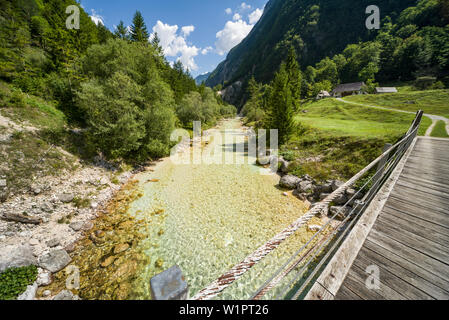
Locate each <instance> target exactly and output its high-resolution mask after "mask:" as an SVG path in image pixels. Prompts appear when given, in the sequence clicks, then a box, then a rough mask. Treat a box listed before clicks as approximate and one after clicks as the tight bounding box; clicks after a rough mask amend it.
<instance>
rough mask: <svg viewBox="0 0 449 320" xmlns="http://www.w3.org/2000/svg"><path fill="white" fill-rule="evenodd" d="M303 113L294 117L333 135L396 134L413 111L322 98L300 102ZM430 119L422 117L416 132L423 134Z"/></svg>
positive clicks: (403, 131) (411, 116) (411, 118)
mask: <svg viewBox="0 0 449 320" xmlns="http://www.w3.org/2000/svg"><path fill="white" fill-rule="evenodd" d="M303 109H305V110H307V111H308V112H307V113H305V114H304V113H302V114H299V115H297V116H296V120H297V121H300V122H302V123H304V124H306V125H308V126H310V127H313V128H318V129H320V130H324V131H327V132H329V133H331V134H333V135H335V136H353V137H362V138H388V137H397V136H400V135H402V134H404V133H405V132H407V130H408V128H409V127H410V125H411V123H412V121H413V119H414V117H415V116H414V115H412V114H406V113H399V112H394V111H387V110H380V109H374V108H367V107H363V106H357V105H350V104H345V103H343V102H340V101H338V100H336V99H324V100H321V101H318V102H313V103H309V104H306V105H304V106H303ZM431 123H432V122H431V120H430V119H428V118H424V119H423V123H422V126H421V128H420V131H419V134H420V135H424V134H425V132H426V129H427V128H428V127H429V126H430V125H431Z"/></svg>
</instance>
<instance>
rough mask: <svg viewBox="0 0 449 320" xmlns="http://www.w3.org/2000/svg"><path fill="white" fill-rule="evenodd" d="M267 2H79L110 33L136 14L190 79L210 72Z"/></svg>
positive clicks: (258, 0)
mask: <svg viewBox="0 0 449 320" xmlns="http://www.w3.org/2000/svg"><path fill="white" fill-rule="evenodd" d="M267 2H268V0H245V1H242V0H222V1H217V0H127V1H123V0H81V5H82V6H83V7H84V9H85V10H86V11H87V13H89V14H90V15H92V17H93V20H97V21H98V20H99V19H101V21H102V22H103V24H104V25H105V26H106V27H108V28H109V29H110V30H114V26H116V25H117V24H118V23H119V22H120V20H123V22H124V23H125V25H130V24H131V22H132V18H133V15H134V13H135V11H136V10H139V11H141V12H142V15H143V17H144V18H145V23H146V25H147V27H148V31H149V32H150V33H152V32H153V28H154V30H156V31H157V32H158V34H159V37H160V38H161V40H162V41H161V43H162V46H163V47H164V51H165V55H166V57H167V59H168V60H169V61H175V60H177V59H180V60H181V61H182V62H183V64H184V65H185V66H187V67H189V69H190V71H191V73H192V75H193V76H197V75H199V74H202V73H205V72H209V71H212V70H213V69H214V68H215V67H216V66H217V65H218V64H219V63H220V62H221V61H222V60H224V59H225V57H226V54H227V52H229V50H230V49H231V48H232V47H233V46H235V45H237V44H238V43H240V42H241V40H242V39H243V38H244V37H245V36H246V35H247V34H248V33H249V31H250V30H251V29H252V27H253V25H254V24H255V23H256V22H257V21H258V19H259V18H260V16H261V14H262V11H263V8H264V5H265V4H266V3H267Z"/></svg>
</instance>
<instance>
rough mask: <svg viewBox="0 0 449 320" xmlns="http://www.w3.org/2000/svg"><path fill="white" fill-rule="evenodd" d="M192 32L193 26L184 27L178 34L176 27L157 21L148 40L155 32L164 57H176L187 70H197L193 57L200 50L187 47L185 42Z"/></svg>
mask: <svg viewBox="0 0 449 320" xmlns="http://www.w3.org/2000/svg"><path fill="white" fill-rule="evenodd" d="M194 30H195V27H194V26H186V27H183V28H181V34H178V26H177V25H173V26H171V25H169V24H165V23H163V22H162V21H159V20H158V21H157V23H156V24H155V25H154V27H153V33H152V34H151V36H150V39H151V38H152V37H153V36H154V33H156V32H157V34H158V36H159V38H160V40H161V42H160V45H161V47H162V49H163V50H164V54H165V55H166V56H168V57H177V60H179V61H181V62H182V64H183V65H184V67H186V68H188V69H189V70H197V69H198V66H197V65H196V63H195V57H196V56H197V55H198V54H199V52H200V48H197V47H195V46H193V45H192V46H189V45H188V44H187V41H186V37H187V36H188V35H189V34H190V33H191V32H193V31H194Z"/></svg>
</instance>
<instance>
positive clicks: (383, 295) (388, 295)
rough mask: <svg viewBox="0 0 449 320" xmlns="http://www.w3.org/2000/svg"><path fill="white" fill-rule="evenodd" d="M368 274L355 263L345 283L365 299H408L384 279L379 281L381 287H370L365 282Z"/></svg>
mask: <svg viewBox="0 0 449 320" xmlns="http://www.w3.org/2000/svg"><path fill="white" fill-rule="evenodd" d="M368 276H369V275H368V274H367V273H366V272H365V270H364V269H360V268H359V267H358V266H357V265H355V264H354V265H352V267H351V270H349V272H348V275H347V277H346V279H345V284H346V286H347V287H348V288H349V289H350V290H352V291H354V292H357V295H359V296H360V297H362V299H365V300H406V297H404V296H403V295H402V293H399V292H398V291H396V290H394V289H392V288H390V287H389V286H387V285H385V283H384V282H382V281H381V282H380V283H379V289H368V288H367V287H366V284H365V282H366V280H367V279H368Z"/></svg>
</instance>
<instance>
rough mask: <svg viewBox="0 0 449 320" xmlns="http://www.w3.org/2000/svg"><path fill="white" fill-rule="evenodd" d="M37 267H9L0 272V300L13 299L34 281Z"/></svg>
mask: <svg viewBox="0 0 449 320" xmlns="http://www.w3.org/2000/svg"><path fill="white" fill-rule="evenodd" d="M36 278H37V267H36V266H28V267H20V268H10V269H7V270H5V271H3V272H2V273H1V274H0V300H14V299H16V298H17V297H18V296H19V295H20V294H22V293H23V292H25V290H26V288H27V286H29V285H31V284H33V283H34V281H36Z"/></svg>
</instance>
